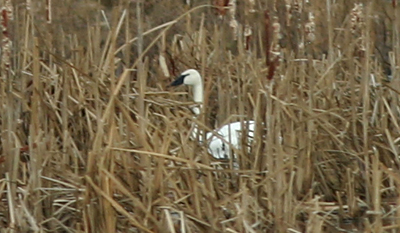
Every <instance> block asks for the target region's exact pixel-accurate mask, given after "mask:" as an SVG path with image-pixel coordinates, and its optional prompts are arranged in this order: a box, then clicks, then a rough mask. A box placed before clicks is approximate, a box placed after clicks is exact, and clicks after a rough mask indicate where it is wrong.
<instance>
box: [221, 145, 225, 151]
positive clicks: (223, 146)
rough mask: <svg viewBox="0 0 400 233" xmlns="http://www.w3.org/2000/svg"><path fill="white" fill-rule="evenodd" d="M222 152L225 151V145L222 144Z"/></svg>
mask: <svg viewBox="0 0 400 233" xmlns="http://www.w3.org/2000/svg"><path fill="white" fill-rule="evenodd" d="M222 150H223V151H225V143H222Z"/></svg>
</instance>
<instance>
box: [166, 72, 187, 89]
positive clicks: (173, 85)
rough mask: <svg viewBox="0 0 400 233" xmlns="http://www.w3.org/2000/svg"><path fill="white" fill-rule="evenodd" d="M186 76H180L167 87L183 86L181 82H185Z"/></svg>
mask: <svg viewBox="0 0 400 233" xmlns="http://www.w3.org/2000/svg"><path fill="white" fill-rule="evenodd" d="M186 76H188V74H182V75H181V76H179V77H178V78H176V79H175V81H173V82H172V83H171V84H170V85H169V86H170V87H175V86H179V85H182V84H183V81H184V80H185V77H186Z"/></svg>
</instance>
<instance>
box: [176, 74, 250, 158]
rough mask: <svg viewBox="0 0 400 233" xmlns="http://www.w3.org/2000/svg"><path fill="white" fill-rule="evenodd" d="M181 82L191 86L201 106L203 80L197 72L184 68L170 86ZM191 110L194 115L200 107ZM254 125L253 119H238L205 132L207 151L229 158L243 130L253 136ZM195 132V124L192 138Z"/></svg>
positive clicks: (195, 99) (238, 146)
mask: <svg viewBox="0 0 400 233" xmlns="http://www.w3.org/2000/svg"><path fill="white" fill-rule="evenodd" d="M181 84H185V85H188V86H192V87H193V100H194V102H196V103H198V104H200V108H202V103H203V98H204V97H203V96H204V95H203V80H202V78H201V75H200V74H199V72H198V71H197V70H194V69H189V70H186V71H185V72H183V73H182V74H181V75H180V76H179V77H178V78H177V79H176V80H175V81H174V82H173V83H171V86H179V85H181ZM192 110H193V112H194V113H195V114H196V115H199V114H200V110H201V109H199V108H197V107H196V108H193V109H192ZM242 126H244V129H245V130H243V129H242ZM254 126H255V123H254V121H243V122H240V121H238V122H233V123H230V124H227V125H224V126H222V127H220V128H218V129H215V130H214V131H213V132H209V133H207V135H206V139H207V141H208V142H209V144H208V151H209V153H210V154H211V155H212V156H213V157H214V158H216V159H230V158H231V151H232V148H231V146H233V147H234V148H235V149H239V148H240V145H241V144H242V143H241V138H242V134H243V131H245V132H247V136H248V138H253V136H254ZM197 133H198V130H197V126H195V129H194V133H193V134H192V135H193V137H194V138H197V137H196V135H197ZM246 142H247V141H246Z"/></svg>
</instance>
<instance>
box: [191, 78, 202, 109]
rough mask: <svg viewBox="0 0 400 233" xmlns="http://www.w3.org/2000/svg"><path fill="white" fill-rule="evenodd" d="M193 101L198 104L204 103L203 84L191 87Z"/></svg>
mask: <svg viewBox="0 0 400 233" xmlns="http://www.w3.org/2000/svg"><path fill="white" fill-rule="evenodd" d="M193 100H194V102H196V103H199V104H202V103H203V102H204V94H203V82H200V83H198V84H196V85H193Z"/></svg>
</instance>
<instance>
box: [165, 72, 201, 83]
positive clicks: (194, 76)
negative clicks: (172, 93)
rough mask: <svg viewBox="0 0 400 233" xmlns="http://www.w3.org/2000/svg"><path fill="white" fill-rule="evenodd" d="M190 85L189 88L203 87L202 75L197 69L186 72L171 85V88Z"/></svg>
mask: <svg viewBox="0 0 400 233" xmlns="http://www.w3.org/2000/svg"><path fill="white" fill-rule="evenodd" d="M182 84H185V85H189V86H202V85H203V84H202V82H201V76H200V73H199V72H198V71H197V70H195V69H189V70H186V71H184V72H183V73H182V74H181V75H179V77H178V78H177V79H175V81H173V82H172V83H171V86H179V85H182Z"/></svg>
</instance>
